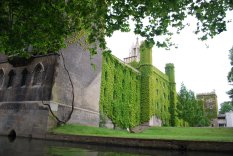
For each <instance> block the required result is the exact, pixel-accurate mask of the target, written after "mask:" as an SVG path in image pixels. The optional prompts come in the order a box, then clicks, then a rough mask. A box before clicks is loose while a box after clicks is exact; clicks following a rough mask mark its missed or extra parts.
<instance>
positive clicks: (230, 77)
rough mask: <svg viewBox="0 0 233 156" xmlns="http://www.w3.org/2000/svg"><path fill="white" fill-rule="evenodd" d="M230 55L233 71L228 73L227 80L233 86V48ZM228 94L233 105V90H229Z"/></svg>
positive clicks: (232, 69)
mask: <svg viewBox="0 0 233 156" xmlns="http://www.w3.org/2000/svg"><path fill="white" fill-rule="evenodd" d="M229 52H230V54H229V59H230V60H231V62H230V63H231V70H230V72H229V73H228V76H227V79H228V82H229V83H230V84H231V85H233V84H232V82H233V47H232V48H231V49H230V50H229ZM227 94H228V95H229V97H230V98H231V103H232V105H233V89H231V90H229V91H228V92H227Z"/></svg>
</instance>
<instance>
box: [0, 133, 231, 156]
mask: <svg viewBox="0 0 233 156" xmlns="http://www.w3.org/2000/svg"><path fill="white" fill-rule="evenodd" d="M146 155H153V156H230V155H231V153H218V152H182V151H170V150H158V149H153V150H152V149H141V148H126V147H113V146H99V145H98V146H97V145H89V144H77V143H67V142H55V141H45V140H36V139H35V140H34V139H28V138H19V137H17V138H16V139H15V140H14V141H12V140H9V139H8V137H1V136H0V156H146Z"/></svg>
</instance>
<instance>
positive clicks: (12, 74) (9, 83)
mask: <svg viewBox="0 0 233 156" xmlns="http://www.w3.org/2000/svg"><path fill="white" fill-rule="evenodd" d="M8 77H9V79H8V83H7V88H9V87H12V86H13V82H14V78H15V72H14V70H11V71H10V72H9V74H8Z"/></svg>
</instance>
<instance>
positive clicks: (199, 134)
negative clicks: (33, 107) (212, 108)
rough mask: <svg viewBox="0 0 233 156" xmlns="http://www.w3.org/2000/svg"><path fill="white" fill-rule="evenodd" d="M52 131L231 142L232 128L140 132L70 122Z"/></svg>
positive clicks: (167, 129)
mask: <svg viewBox="0 0 233 156" xmlns="http://www.w3.org/2000/svg"><path fill="white" fill-rule="evenodd" d="M52 132H53V133H58V134H59V133H60V134H73V135H91V136H106V137H127V138H145V139H173V140H200V141H204V140H205V141H226V142H233V128H197V127H151V128H149V129H147V130H145V131H143V132H141V133H129V132H127V131H126V130H112V129H106V128H97V127H88V126H81V125H77V124H71V125H63V126H60V127H57V128H55V129H53V130H52Z"/></svg>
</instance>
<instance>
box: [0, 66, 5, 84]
mask: <svg viewBox="0 0 233 156" xmlns="http://www.w3.org/2000/svg"><path fill="white" fill-rule="evenodd" d="M3 81H4V72H3V70H2V69H0V88H1V87H2V86H3Z"/></svg>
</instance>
